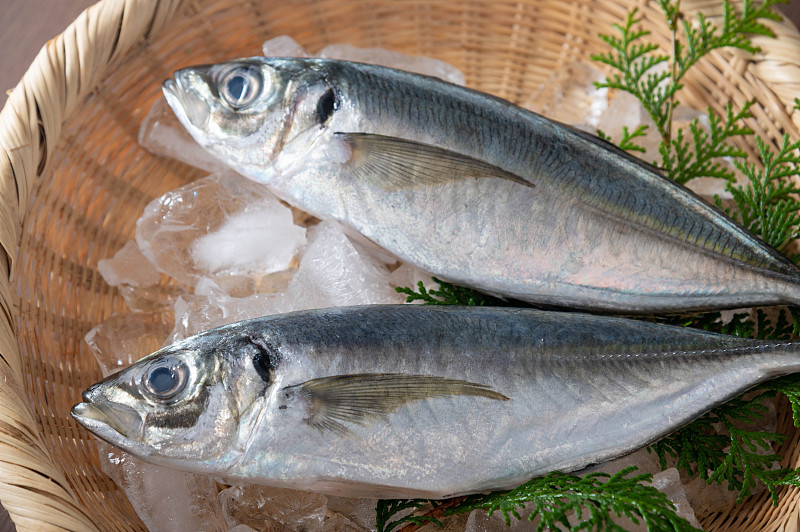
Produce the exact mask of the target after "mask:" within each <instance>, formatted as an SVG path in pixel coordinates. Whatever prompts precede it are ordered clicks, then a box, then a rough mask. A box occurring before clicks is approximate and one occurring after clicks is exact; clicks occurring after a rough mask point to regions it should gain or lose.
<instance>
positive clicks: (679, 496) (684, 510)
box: [643, 468, 702, 530]
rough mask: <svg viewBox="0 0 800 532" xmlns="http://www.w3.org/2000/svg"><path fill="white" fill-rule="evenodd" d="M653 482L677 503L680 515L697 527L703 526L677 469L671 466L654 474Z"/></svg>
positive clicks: (676, 510)
mask: <svg viewBox="0 0 800 532" xmlns="http://www.w3.org/2000/svg"><path fill="white" fill-rule="evenodd" d="M652 484H653V487H654V488H655V489H657V490H658V491H660V492H661V493H663V494H664V495H666V496H667V498H668V499H669V500H670V502H672V504H674V505H675V513H677V514H678V517H683V518H684V519H686V520H687V521H689V524H690V525H692V526H693V527H695V528H702V527H701V526H700V523H699V521H697V517H696V516H695V514H694V509H693V508H692V505H691V504H689V500H688V499H687V498H686V491H685V490H684V487H683V484H681V476H680V474H679V473H678V470H677V469H675V468H671V469H667V470H666V471H662V472H661V473H657V474H655V475H653V482H652ZM643 530H644V528H643Z"/></svg>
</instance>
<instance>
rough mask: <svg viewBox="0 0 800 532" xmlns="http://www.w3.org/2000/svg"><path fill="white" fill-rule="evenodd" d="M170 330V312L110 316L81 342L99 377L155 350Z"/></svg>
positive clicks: (126, 365)
mask: <svg viewBox="0 0 800 532" xmlns="http://www.w3.org/2000/svg"><path fill="white" fill-rule="evenodd" d="M170 329H172V313H171V312H169V313H164V312H154V313H138V312H137V313H134V314H114V315H112V316H111V317H110V318H109V319H107V320H105V321H104V322H102V323H100V324H99V325H96V326H95V327H93V328H92V329H91V330H90V331H89V332H88V333H86V336H85V337H84V340H85V341H86V343H87V344H88V345H89V348H90V349H91V351H92V354H93V355H94V357H95V359H97V363H98V364H99V365H100V369H101V371H102V372H103V376H108V375H110V374H112V373H115V372H117V371H119V370H121V369H123V368H126V367H128V366H130V365H131V364H132V363H134V362H135V361H137V360H139V359H140V358H142V357H143V356H146V355H149V354H150V353H152V352H154V351H156V350H158V349H159V348H160V347H161V346H162V345H163V343H164V340H165V339H166V338H167V336H168V335H169V332H170Z"/></svg>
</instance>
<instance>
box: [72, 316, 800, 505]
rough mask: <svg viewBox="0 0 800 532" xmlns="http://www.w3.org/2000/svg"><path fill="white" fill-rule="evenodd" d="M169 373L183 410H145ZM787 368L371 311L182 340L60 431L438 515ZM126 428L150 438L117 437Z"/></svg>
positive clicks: (533, 322)
mask: <svg viewBox="0 0 800 532" xmlns="http://www.w3.org/2000/svg"><path fill="white" fill-rule="evenodd" d="M181 364H182V365H184V366H185V367H186V368H188V371H187V372H188V373H189V374H190V375H191V376H192V377H190V378H189V380H188V383H187V384H186V388H185V389H183V390H181V391H180V392H179V393H180V395H179V396H177V398H175V399H170V400H169V401H168V402H167V403H166V404H164V403H159V402H158V401H153V400H152V399H148V396H147V391H146V388H145V387H146V384H147V382H148V376H149V375H151V374H152V373H154V372H155V371H156V370H158V369H159V368H164V367H170V368H175V367H179V366H180V365H181ZM211 367H215V368H217V369H216V370H214V371H210V370H209V369H208V368H211ZM258 368H262V371H259V370H258ZM263 368H268V371H267V372H264V371H263ZM799 369H800V343H798V342H776V341H761V340H749V339H743V338H737V337H730V336H725V335H721V334H716V333H711V332H708V331H699V330H692V329H687V328H682V327H673V326H667V325H660V324H655V323H648V322H640V321H636V320H629V319H624V318H614V317H608V316H593V315H588V314H580V313H557V312H545V311H538V310H533V309H516V308H492V307H448V306H421V305H385V306H382V305H372V306H364V307H349V308H331V309H316V310H309V311H302V312H295V313H290V314H283V315H277V316H268V317H264V318H258V319H255V320H249V321H245V322H240V323H236V324H232V325H228V326H225V327H221V328H219V329H215V330H212V331H208V332H205V333H201V334H199V335H196V336H194V337H190V338H187V339H186V340H184V341H182V342H179V343H177V344H175V345H172V346H169V347H166V348H164V349H162V350H160V351H158V352H156V353H154V354H153V355H151V356H149V357H146V358H144V359H142V360H141V361H139V362H137V363H136V364H134V365H133V366H131V367H130V368H128V369H126V370H123V371H122V372H120V373H118V374H117V375H114V376H112V377H109V378H107V379H106V380H105V381H102V382H101V383H99V384H97V385H95V386H93V387H92V388H90V389H89V390H88V391H87V392H86V393H85V394H84V401H85V402H84V403H81V404H80V405H77V406H76V407H75V408H74V409H73V415H74V416H75V417H76V419H77V420H78V421H80V422H81V423H83V424H84V425H85V426H87V428H89V429H90V430H92V431H94V432H95V433H96V434H98V435H99V436H100V437H102V438H104V439H106V440H108V441H110V442H111V443H113V444H115V445H117V446H119V447H122V448H123V449H125V450H128V451H129V452H132V453H134V454H136V455H138V456H140V457H142V458H144V459H146V460H149V461H152V462H154V463H161V464H165V465H172V466H177V467H183V468H187V469H190V470H195V471H203V472H208V473H212V474H215V475H218V476H222V477H226V478H231V479H237V480H241V481H249V482H257V483H263V484H267V485H272V486H277V487H286V488H293V489H304V490H312V491H320V492H325V493H332V494H338V495H347V496H371V497H382V498H395V497H429V498H445V497H449V496H455V495H461V494H467V493H474V492H480V491H485V490H496V489H505V488H510V487H514V486H517V485H519V484H521V483H523V482H525V481H527V480H528V479H529V478H531V477H532V476H535V475H542V474H546V473H548V472H550V471H554V470H560V471H575V470H579V469H581V468H584V467H586V466H588V465H590V464H594V463H599V462H603V461H606V460H609V459H612V458H615V457H618V456H621V455H623V454H626V453H628V452H631V451H633V450H635V449H638V448H640V447H642V446H644V445H647V444H648V443H651V442H653V441H654V440H656V439H658V438H660V437H662V436H664V435H666V434H668V433H670V432H672V431H674V430H676V429H678V428H680V427H681V426H683V425H685V424H686V423H689V422H691V421H692V420H694V419H696V418H697V417H699V416H700V415H702V414H703V413H704V412H707V411H708V410H709V409H711V408H713V407H714V406H716V405H719V404H721V403H723V402H724V401H726V400H729V399H731V398H732V397H734V396H736V395H738V394H740V393H742V392H744V391H745V390H747V389H749V388H751V387H752V386H754V385H756V384H758V383H760V382H762V381H764V380H766V379H768V378H773V377H776V376H779V375H783V374H787V373H791V372H795V371H798V370H799ZM130 383H134V384H135V386H134V387H133V388H131V386H130ZM137 387H138V389H139V390H140V391H138V392H137V391H136V388H137ZM203 401H204V402H203ZM198 404H200V405H202V411H200V409H198ZM131 411H136V412H141V415H143V416H145V419H150V418H151V417H152V418H153V419H158V420H159V425H158V426H153V425H151V424H149V423H147V422H145V423H144V425H145V428H144V430H142V429H141V428H140V427H139V425H138V424H136V423H132V424H131V426H130V427H128V426H126V425H125V424H124V421H125V420H128V421H130V420H131V418H130V417H129V416H127V417H126V413H129V412H131ZM116 412H119V413H118V414H117V413H116ZM192 415H193V416H194V418H192V417H191V416H192ZM170 416H174V420H172V421H171V420H170ZM192 421H193V423H192ZM445 435H446V437H445ZM456 457H457V458H456Z"/></svg>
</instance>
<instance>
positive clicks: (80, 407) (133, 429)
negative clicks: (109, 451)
mask: <svg viewBox="0 0 800 532" xmlns="http://www.w3.org/2000/svg"><path fill="white" fill-rule="evenodd" d="M86 395H87V393H86V392H84V394H83V398H84V400H85V401H86V402H83V403H78V404H76V405H75V406H73V407H72V410H70V415H71V416H72V417H73V419H75V421H77V422H78V423H80V424H81V425H83V426H84V427H86V428H87V429H89V430H90V431H91V432H93V433H94V434H96V435H97V436H99V437H100V438H102V439H104V440H106V441H108V442H109V443H112V444H114V445H119V440H120V436H122V438H127V439H131V440H135V441H142V437H143V435H144V421H143V419H142V414H141V413H139V412H138V411H136V410H134V409H133V408H131V407H129V406H126V405H123V404H118V403H113V404H112V403H109V404H99V403H96V402H92V401H89V400H88V397H87V396H86Z"/></svg>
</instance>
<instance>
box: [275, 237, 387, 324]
mask: <svg viewBox="0 0 800 532" xmlns="http://www.w3.org/2000/svg"><path fill="white" fill-rule="evenodd" d="M286 295H287V298H288V301H289V304H290V305H291V306H293V307H294V308H295V309H296V310H300V309H309V308H324V307H330V306H341V305H368V304H379V303H401V302H402V301H403V297H402V296H400V295H399V294H397V292H396V291H395V290H394V289H393V288H392V287H391V286H390V284H389V271H388V269H387V268H386V266H384V265H383V264H381V263H380V262H377V261H375V260H374V259H371V258H370V257H368V256H364V255H362V254H360V253H359V252H358V250H356V248H355V247H354V246H353V245H352V244H351V243H350V241H349V240H348V239H347V236H345V234H344V232H342V230H341V229H340V228H339V226H338V225H337V224H335V223H333V222H322V223H321V224H319V225H318V226H317V227H316V228H315V231H314V233H313V235H312V236H311V241H310V244H309V246H308V248H307V249H306V251H305V252H304V253H303V256H302V258H301V259H300V267H299V268H298V271H297V275H296V276H295V277H294V279H292V282H291V283H290V284H289V288H288V290H287V292H286Z"/></svg>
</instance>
